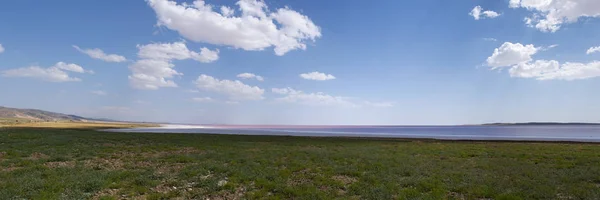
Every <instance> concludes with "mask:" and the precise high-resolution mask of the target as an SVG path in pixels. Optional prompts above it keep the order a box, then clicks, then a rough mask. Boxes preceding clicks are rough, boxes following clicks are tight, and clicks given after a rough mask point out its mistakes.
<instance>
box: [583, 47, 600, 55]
mask: <svg viewBox="0 0 600 200" xmlns="http://www.w3.org/2000/svg"><path fill="white" fill-rule="evenodd" d="M599 51H600V46H597V47H590V48H589V49H588V50H587V51H586V52H585V53H586V54H588V55H589V54H593V53H596V52H599Z"/></svg>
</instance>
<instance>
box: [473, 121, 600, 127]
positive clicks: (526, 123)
mask: <svg viewBox="0 0 600 200" xmlns="http://www.w3.org/2000/svg"><path fill="white" fill-rule="evenodd" d="M482 125H484V126H551V125H557V126H560V125H578V126H581V125H600V123H582V122H525V123H489V124H482Z"/></svg>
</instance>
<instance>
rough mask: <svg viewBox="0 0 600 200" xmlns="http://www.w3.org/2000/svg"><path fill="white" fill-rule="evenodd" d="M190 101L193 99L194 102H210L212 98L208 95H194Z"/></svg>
mask: <svg viewBox="0 0 600 200" xmlns="http://www.w3.org/2000/svg"><path fill="white" fill-rule="evenodd" d="M192 101H195V102H211V101H213V99H212V98H210V97H194V98H192Z"/></svg>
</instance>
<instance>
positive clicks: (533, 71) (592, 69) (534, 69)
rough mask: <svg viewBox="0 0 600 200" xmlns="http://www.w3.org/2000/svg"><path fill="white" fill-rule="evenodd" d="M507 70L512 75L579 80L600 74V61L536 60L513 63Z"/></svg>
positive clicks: (542, 78)
mask: <svg viewBox="0 0 600 200" xmlns="http://www.w3.org/2000/svg"><path fill="white" fill-rule="evenodd" d="M509 72H510V75H511V76H512V77H521V78H535V79H537V80H579V79H587V78H594V77H598V76H600V62H598V61H593V62H590V63H572V62H567V63H563V64H560V63H559V62H558V61H555V60H536V61H535V62H532V63H522V64H519V65H515V66H513V67H511V68H510V70H509Z"/></svg>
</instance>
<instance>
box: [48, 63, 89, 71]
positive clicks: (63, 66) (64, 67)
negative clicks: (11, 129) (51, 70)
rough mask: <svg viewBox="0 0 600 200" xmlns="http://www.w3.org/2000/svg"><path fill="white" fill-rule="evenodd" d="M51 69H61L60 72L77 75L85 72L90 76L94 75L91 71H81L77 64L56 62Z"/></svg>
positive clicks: (81, 68)
mask: <svg viewBox="0 0 600 200" xmlns="http://www.w3.org/2000/svg"><path fill="white" fill-rule="evenodd" d="M53 67H55V68H58V69H62V70H66V71H72V72H77V73H86V72H87V73H90V74H93V73H94V71H92V70H88V71H86V70H84V69H83V67H81V66H79V65H77V64H73V63H64V62H58V63H56V64H55V65H54V66H53Z"/></svg>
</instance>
